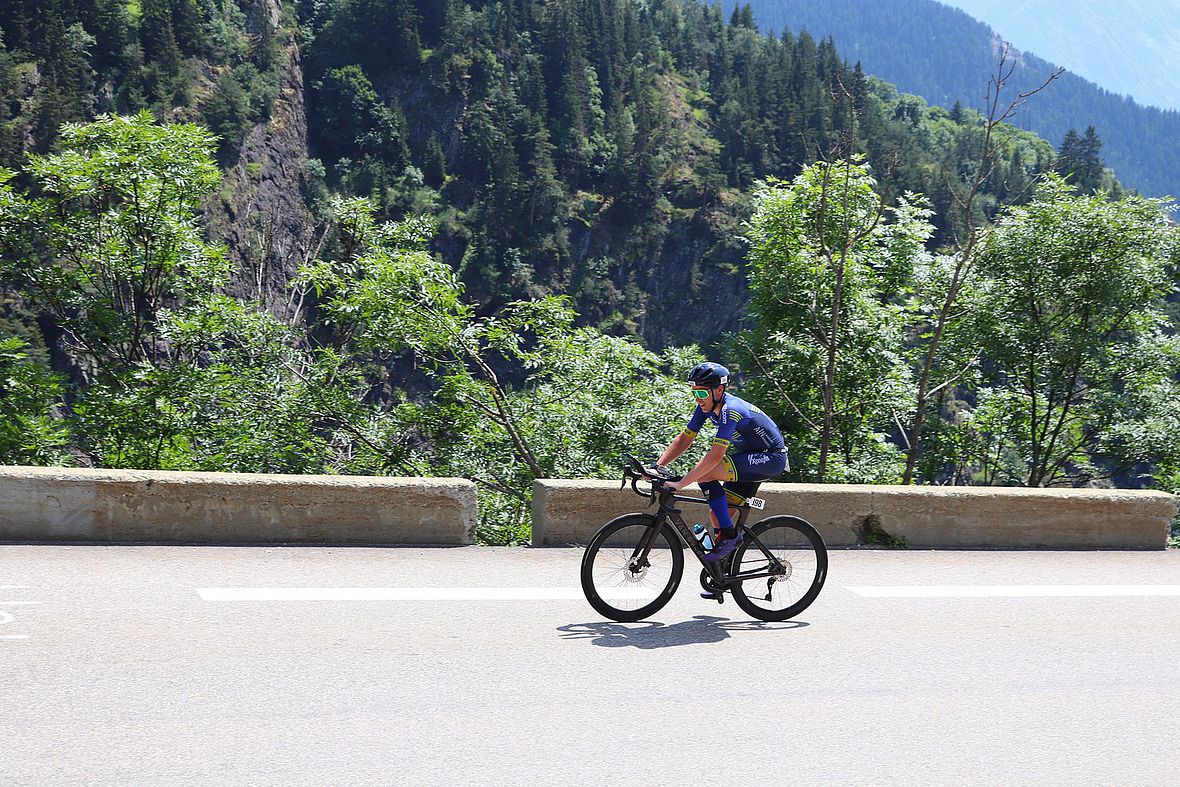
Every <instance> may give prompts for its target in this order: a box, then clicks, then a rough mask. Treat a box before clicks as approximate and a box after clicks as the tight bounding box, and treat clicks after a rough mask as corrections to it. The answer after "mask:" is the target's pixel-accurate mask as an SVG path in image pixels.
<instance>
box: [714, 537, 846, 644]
mask: <svg viewBox="0 0 1180 787" xmlns="http://www.w3.org/2000/svg"><path fill="white" fill-rule="evenodd" d="M751 530H752V531H753V533H754V535H756V536H758V538H759V539H760V540H763V541H764V542H765V545H766V547H767V549H769V550H770V551H771V552H772V553H774V555H775V557H777V558H778V559H779V560H780V561H783V562H784V563H785V564H786V565H787V567H788V570H792V569H801V570H802V571H804V572H807V573H810V574H811V576H810V577H805V578H804V579H806V584H807V587H806V589H804V590H802V592H797V591H798V586H799V584H800V583H799V579H796V580H795V582H794V583H791V582H789V581H787V580H777V579H776V581H775V583H768V584H767V586H766V592H767V595H773V593H774V587H775V586H776V585H777V586H781V587H780V588H779V591H780V592H781V593H783V594H785V595H784V597H783V598H784V600H786V601H789V603H788V605H787V606H786V607H784V608H782V609H772V608H767V607H764V606H760V604H759V603H758V602H763V601H765V600H764V599H763V598H761V597H758V598H757V600H755V598H753V597H752V596H751V593H752V592H754V591H755V588H758V589H759V590H761V588H760V587H759V586H758V584H759V583H767V580H765V579H762V578H759V579H753V580H746V582H749V583H751V586H750V587H748V588H747V587H746V586H745V585H746V582H735V583H734V584H733V586H732V588H731V590H732V591H733V600H734V601H736V602H737V605H738V606H739V607H740V608H741V609H742V611H743V612H745V613H746V614H747V615H750V616H751V617H754V618H757V619H759V620H765V621H770V622H776V621H781V620H787V619H789V618H793V617H795V616H796V615H798V614H799V613H800V612H802V611H803V610H805V609H807V608H808V607H809V606H811V603H812V602H813V601H815V599H816V597H817V596H818V595H819V592H820V591H821V590H823V586H824V581H825V580H826V579H827V575H828V549H827V546H826V545H825V544H824V539H823V536H821V535H820V534H819V531H818V530H816V529H815V527H813V526H812V525H811V523H809V522H808V521H806V520H805V519H800V518H799V517H797V516H772V517H768V518H766V519H763V520H762V521H761V522H758V523H757V524H755V525H754V526H753V528H751ZM772 530H779V531H780V532H779V533H778V534H777V535H776V534H773V533H771V532H770V531H772ZM776 544H783V545H785V546H775V545H776ZM747 550H753V552H752V553H751V554H750V555H749V556H748V559H747ZM793 557H794V560H792V558H793ZM813 558H814V565H813V564H812V559H813ZM732 559H733V564H732V565H733V570H734V573H737V572H738V571H739V570H749V567H750V566H751V565H754V564H756V563H757V562H758V561H759V560H762V561H765V559H766V558H765V556H764V555H762V551H761V550H760V549H758V547H757V546H756V545H755V544H754V542H753V540H752V539H746V540H744V541H743V542H742V544H741V546H739V547H738V549H737V551H735V552H734V554H733V558H732ZM743 564H744V565H743ZM792 573H794V572H793V571H792ZM789 576H791V574H788V577H789ZM772 602H773V599H772V600H771V601H768V602H766V603H772Z"/></svg>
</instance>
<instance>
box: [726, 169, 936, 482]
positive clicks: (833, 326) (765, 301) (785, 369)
mask: <svg viewBox="0 0 1180 787" xmlns="http://www.w3.org/2000/svg"><path fill="white" fill-rule="evenodd" d="M874 186H875V182H874V180H873V178H872V177H871V175H870V174H869V171H868V169H867V168H866V167H865V166H864V165H862V164H858V163H854V162H852V161H847V160H845V161H838V162H834V163H824V162H821V163H817V164H814V165H812V166H810V167H807V168H806V169H804V171H803V172H802V173H801V174H800V175H799V176H798V177H797V178H795V180H794V181H793V182H791V183H790V184H785V183H781V182H777V181H769V182H767V183H766V184H764V185H763V186H762V187H761V188H760V189H759V190H758V191H757V192H756V195H755V210H754V215H753V218H752V219H751V220H750V224H749V228H748V230H747V233H746V237H747V239H748V241H749V243H750V251H749V255H748V259H749V263H750V269H751V273H750V289H751V307H750V316H751V319H752V322H753V324H754V325H753V327H752V328H751V329H750V330H748V331H745V332H743V333H742V334H740V335H739V336H738V338H737V347H738V349H739V350H740V355H739V357H741V359H742V367H743V369H744V370H745V371H748V372H749V373H751V374H755V375H759V379H758V381H757V383H756V384H754V387H755V388H757V393H758V395H759V397H760V401H763V402H773V401H778V402H781V403H783V404H780V405H779V406H778V407H777V408H772V409H776V410H777V412H776V413H775V414H776V415H777V416H778V417H779V419H780V423H781V424H782V425H783V426H784V428H785V430H786V432H787V433H789V435H790V436H789V437H788V440H789V441H791V444H792V445H793V446H798V449H799V452H800V453H801V456H800V459H801V462H800V463H799V465H800V467H799V470H800V471H801V472H802V473H803V474H804V475H805V477H809V478H813V479H815V480H817V481H819V482H821V483H822V482H824V481H831V480H837V479H838V480H843V481H862V482H863V481H884V480H891V479H894V478H896V477H897V476H898V475H900V469H901V468H900V465H899V462H900V458H901V455H900V454H899V453H898V452H897V450H896V449H895V448H893V447H892V446H889V445H887V444H886V442H885V436H886V435H887V434H888V433H889V432H890V431H892V428H893V426H894V424H895V423H897V421H898V418H899V417H900V415H902V414H904V412H905V407H906V404H905V397H906V396H908V395H909V391H910V373H909V370H908V368H907V366H906V364H905V361H904V358H903V357H902V356H901V355H900V352H899V351H900V348H901V346H902V340H903V337H902V326H903V322H902V319H901V317H902V315H901V311H900V309H899V308H898V307H897V306H895V305H894V304H893V303H891V297H892V296H893V295H894V294H895V293H898V292H900V291H901V290H902V288H904V287H905V286H907V285H908V283H909V280H910V277H911V276H912V271H913V268H914V265H915V259H916V258H917V257H919V256H921V255H922V254H924V250H923V243H924V242H925V240H926V239H927V238H928V237H929V235H930V233H931V231H932V229H933V228H932V227H931V225H930V224H929V222H928V221H927V216H928V215H929V210H928V209H927V208H925V207H924V206H923V205H922V204H921V203H920V202H911V201H910V200H908V199H905V200H901V201H900V202H899V204H898V205H897V206H896V207H895V208H892V209H891V210H888V211H887V209H886V206H884V205H883V204H882V202H881V199H880V198H879V197H878V196H877V194H876V193H875V192H874V190H873V189H874ZM887 212H889V213H892V214H893V220H892V221H885V220H884V219H885V215H886V213H887Z"/></svg>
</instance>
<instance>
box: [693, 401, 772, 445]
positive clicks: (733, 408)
mask: <svg viewBox="0 0 1180 787" xmlns="http://www.w3.org/2000/svg"><path fill="white" fill-rule="evenodd" d="M706 420H709V421H712V422H713V423H715V424H717V436H716V437H714V438H713V445H721V446H725V448H727V449H729V448H732V449H733V452H734V453H735V454H745V453H762V452H764V451H781V450H782V449H783V447H784V446H785V443H784V442H783V434H782V432H780V431H779V430H778V427H777V426H776V425H775V423H774V421H772V420H770V416H768V415H767V414H766V413H764V412H762V411H761V410H759V409H758V408H757V407H756V406H755V405H752V404H750V403H749V402H747V401H746V400H745V399H739V398H738V397H736V396H734V395H733V394H731V393H727V394H725V400H724V401H723V402H722V404H721V412H720V414H718V415H714V414H713V413H711V412H710V413H707V412H705V411H704V410H702V409H701V408H700V406H699V405H698V406H697V408H696V410H694V411H693V414H692V418H690V419H689V420H688V426H687V427H685V429H684V431H685V432H687V433H688V434H690V435H692V436H693V437H696V435H697V432H699V431H700V430H701V427H702V426H704V425H705V421H706Z"/></svg>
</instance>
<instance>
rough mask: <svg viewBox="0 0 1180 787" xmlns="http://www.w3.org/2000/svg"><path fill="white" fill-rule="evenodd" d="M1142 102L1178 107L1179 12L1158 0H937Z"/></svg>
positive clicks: (1081, 74)
mask: <svg viewBox="0 0 1180 787" xmlns="http://www.w3.org/2000/svg"><path fill="white" fill-rule="evenodd" d="M942 1H943V2H944V3H946V4H947V5H950V6H954V7H955V8H959V9H962V10H963V11H966V12H967V13H968V14H971V16H973V17H975V18H976V19H978V20H980V21H981V22H984V23H986V24H988V25H990V26H991V27H992V29H993V30H995V31H996V32H998V33H999V34H1000V35H1002V36H1003V37H1004V38H1005V39H1006V40H1008V41H1011V42H1012V44H1013V46H1017V47H1020V48H1021V49H1024V50H1027V51H1031V52H1036V53H1037V54H1038V55H1040V56H1041V57H1043V58H1046V59H1047V60H1052V61H1053V62H1055V63H1058V64H1060V65H1063V66H1065V67H1066V68H1068V69H1069V70H1070V71H1072V72H1073V73H1075V74H1077V75H1078V76H1080V77H1083V78H1085V79H1089V80H1090V81H1092V82H1095V83H1097V84H1099V85H1101V86H1102V87H1104V88H1106V89H1107V90H1113V91H1114V92H1116V93H1122V94H1124V95H1128V96H1131V97H1132V98H1134V99H1135V100H1136V101H1138V102H1139V103H1141V104H1147V105H1149V106H1154V107H1162V108H1164V109H1180V91H1177V90H1176V75H1177V74H1180V14H1177V13H1176V10H1177V9H1176V6H1175V5H1173V4H1171V3H1161V2H1159V0H1087V2H1084V3H1079V2H1077V0H1036V2H1033V1H1032V0H942Z"/></svg>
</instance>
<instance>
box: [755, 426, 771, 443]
mask: <svg viewBox="0 0 1180 787" xmlns="http://www.w3.org/2000/svg"><path fill="white" fill-rule="evenodd" d="M754 434H756V435H758V436H759V437H761V438H762V439H763V440H765V441H766V442H768V443H769V442H770V432H768V431H766V429H765V428H764V427H761V426H755V427H754Z"/></svg>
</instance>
